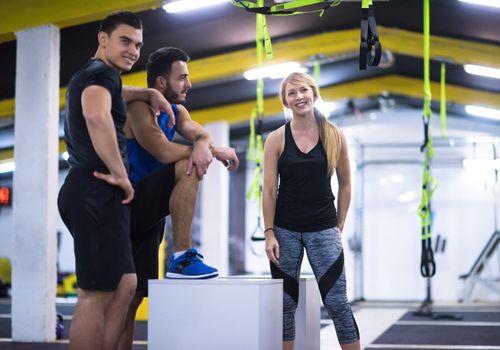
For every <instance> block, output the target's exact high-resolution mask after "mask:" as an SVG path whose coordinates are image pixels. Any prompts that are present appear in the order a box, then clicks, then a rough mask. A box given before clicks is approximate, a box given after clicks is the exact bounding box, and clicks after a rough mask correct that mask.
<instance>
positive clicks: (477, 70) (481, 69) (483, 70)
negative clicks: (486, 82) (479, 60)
mask: <svg viewBox="0 0 500 350" xmlns="http://www.w3.org/2000/svg"><path fill="white" fill-rule="evenodd" d="M464 70H465V71H466V72H467V73H469V74H475V75H480V76H483V77H488V78H496V79H500V69H498V68H493V67H485V66H478V65H475V64H464Z"/></svg>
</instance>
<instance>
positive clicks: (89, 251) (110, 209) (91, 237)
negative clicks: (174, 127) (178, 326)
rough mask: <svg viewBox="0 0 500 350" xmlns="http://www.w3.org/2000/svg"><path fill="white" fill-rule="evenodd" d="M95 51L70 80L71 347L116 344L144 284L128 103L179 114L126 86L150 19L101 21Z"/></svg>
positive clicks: (64, 212)
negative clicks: (138, 265) (134, 219)
mask: <svg viewBox="0 0 500 350" xmlns="http://www.w3.org/2000/svg"><path fill="white" fill-rule="evenodd" d="M98 42H99V47H98V49H97V53H96V55H95V57H94V58H91V59H90V60H89V62H88V63H87V64H86V65H85V66H84V67H83V68H82V69H80V70H79V71H78V72H77V73H76V74H75V75H74V76H73V77H72V79H71V81H70V82H69V84H68V90H67V95H66V115H65V123H64V124H65V126H64V130H65V136H64V138H65V141H66V145H67V149H68V153H69V163H70V170H69V173H68V176H67V177H66V180H65V183H64V185H63V186H62V188H61V191H60V193H59V198H58V206H59V212H60V214H61V217H62V219H63V221H64V223H65V224H66V226H67V227H68V229H69V231H70V232H71V235H72V236H73V239H74V246H75V258H76V275H77V280H78V302H77V304H76V307H75V312H74V315H73V320H72V324H71V331H70V344H71V349H73V350H75V349H116V348H117V346H118V340H119V335H120V333H121V332H122V330H123V327H124V320H125V316H126V314H127V310H128V306H129V304H130V301H131V299H132V296H133V295H134V292H135V288H136V283H137V279H136V275H135V268H134V262H133V259H132V251H131V243H130V212H129V206H128V204H129V203H130V202H131V201H132V199H133V197H134V189H133V187H132V185H131V184H130V181H129V179H128V174H127V158H126V153H127V151H126V140H125V135H124V132H123V125H124V123H125V119H126V105H125V103H127V102H131V101H135V100H142V101H145V102H148V103H149V104H151V106H152V108H153V110H155V112H156V113H159V110H160V109H162V110H164V111H167V112H168V113H169V114H170V115H171V116H172V119H171V120H172V123H173V113H172V110H171V108H170V105H169V104H168V102H167V101H166V100H165V98H164V97H163V96H162V95H161V94H160V93H158V92H157V91H156V90H154V89H134V88H123V90H122V84H121V79H120V73H121V72H122V71H129V70H130V69H131V68H132V66H133V64H134V63H135V62H136V61H137V59H138V58H139V54H140V48H141V46H142V24H141V21H140V19H139V18H138V17H137V16H136V15H134V14H133V13H130V12H115V13H112V14H110V15H109V16H108V17H106V18H105V19H104V21H103V22H102V23H101V27H100V29H99V33H98Z"/></svg>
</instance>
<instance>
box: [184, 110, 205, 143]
mask: <svg viewBox="0 0 500 350" xmlns="http://www.w3.org/2000/svg"><path fill="white" fill-rule="evenodd" d="M178 109H179V116H178V122H177V132H178V133H179V134H180V135H181V136H182V137H184V138H186V139H188V140H190V141H194V139H195V138H196V136H197V135H199V134H201V133H204V132H206V130H205V128H203V126H201V125H200V124H199V123H197V122H195V121H194V120H193V119H191V116H190V115H189V112H188V111H187V109H186V108H184V107H183V106H178Z"/></svg>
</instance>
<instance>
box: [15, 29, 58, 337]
mask: <svg viewBox="0 0 500 350" xmlns="http://www.w3.org/2000/svg"><path fill="white" fill-rule="evenodd" d="M16 37H17V55H16V56H17V60H16V115H15V145H14V149H15V156H14V161H15V165H16V169H15V172H14V191H13V193H14V196H13V198H14V211H13V213H14V214H13V224H14V225H13V226H14V245H13V246H14V252H13V273H12V338H13V340H15V341H25V342H30V341H50V340H54V339H55V326H56V309H55V296H56V283H57V282H56V278H57V276H56V230H57V226H56V224H57V220H56V219H57V207H56V196H57V189H58V178H57V171H58V120H59V42H60V35H59V29H58V28H57V27H54V26H52V25H47V26H41V27H36V28H30V29H26V30H22V31H19V32H16Z"/></svg>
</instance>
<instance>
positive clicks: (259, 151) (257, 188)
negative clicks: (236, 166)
mask: <svg viewBox="0 0 500 350" xmlns="http://www.w3.org/2000/svg"><path fill="white" fill-rule="evenodd" d="M263 3H264V0H257V5H259V6H262V5H263ZM268 39H269V40H268ZM255 42H256V52H257V65H258V66H259V67H261V66H262V65H263V61H264V48H265V51H266V56H267V58H268V59H269V58H272V48H271V40H270V37H269V33H267V25H266V18H265V16H264V15H263V14H260V13H257V15H256V39H255ZM256 95H257V97H256V100H257V101H256V106H255V108H254V109H253V110H252V114H251V118H250V139H249V143H248V144H249V151H248V159H249V160H254V161H255V172H254V176H253V180H252V182H251V184H250V187H249V189H248V191H247V199H248V200H254V201H257V203H258V216H257V227H256V228H255V229H254V231H253V233H252V236H251V239H252V241H260V240H264V231H263V228H262V225H261V219H260V213H261V206H262V203H261V202H262V160H263V159H262V158H263V157H262V155H263V151H264V146H263V141H262V123H263V118H264V79H263V78H259V79H257V87H256ZM256 124H257V126H256Z"/></svg>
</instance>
